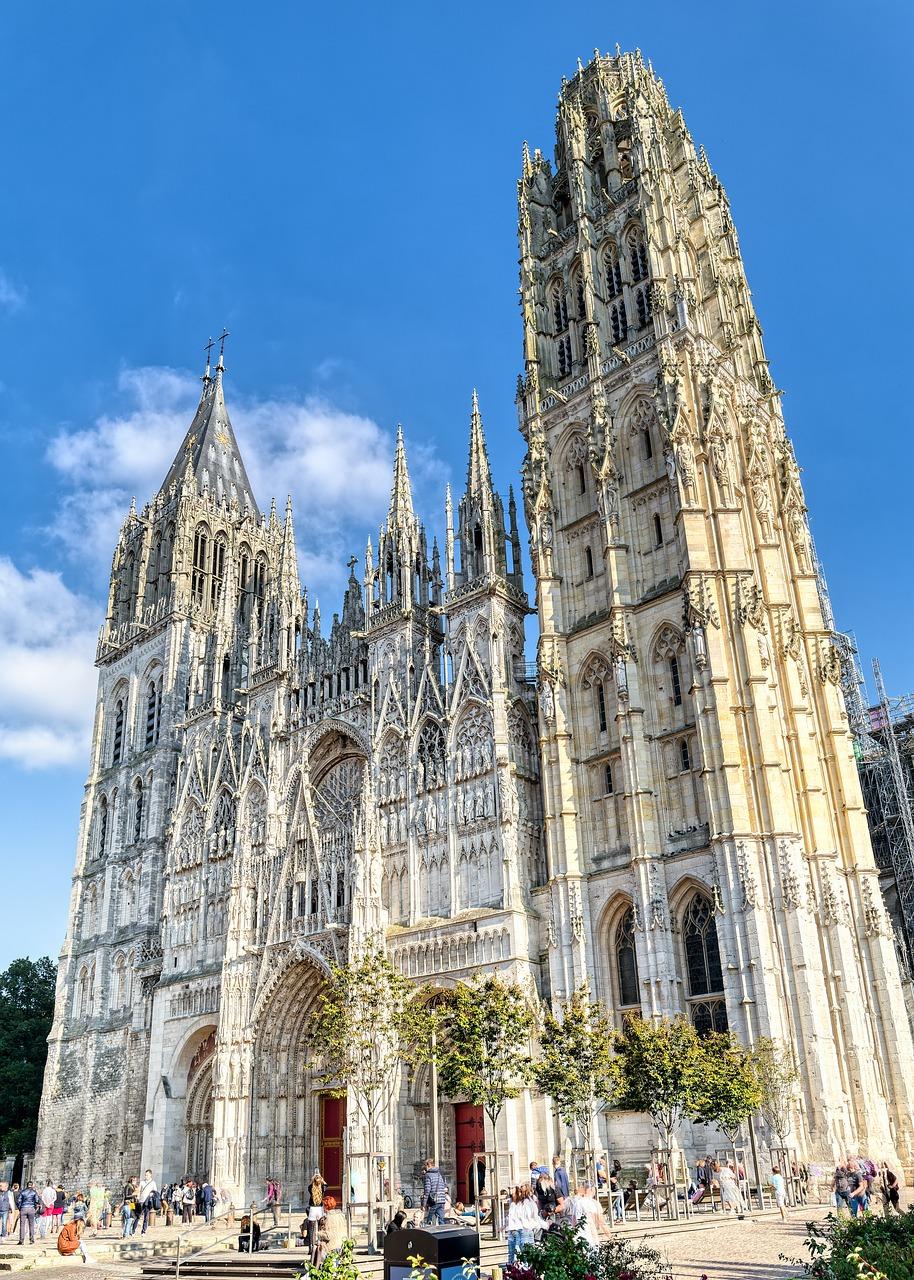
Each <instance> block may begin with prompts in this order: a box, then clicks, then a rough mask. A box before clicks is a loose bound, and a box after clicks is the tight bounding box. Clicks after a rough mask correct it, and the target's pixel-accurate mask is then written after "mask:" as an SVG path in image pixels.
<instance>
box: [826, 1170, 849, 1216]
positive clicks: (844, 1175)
mask: <svg viewBox="0 0 914 1280" xmlns="http://www.w3.org/2000/svg"><path fill="white" fill-rule="evenodd" d="M831 1189H832V1192H833V1193H834V1197H835V1208H836V1209H837V1210H838V1212H839V1213H840V1212H841V1206H842V1205H843V1206H844V1208H845V1209H846V1210H847V1211H848V1213H850V1211H851V1175H850V1170H849V1169H848V1167H847V1165H846V1164H839V1165H838V1167H837V1168H836V1169H835V1173H834V1176H833V1178H832V1180H831Z"/></svg>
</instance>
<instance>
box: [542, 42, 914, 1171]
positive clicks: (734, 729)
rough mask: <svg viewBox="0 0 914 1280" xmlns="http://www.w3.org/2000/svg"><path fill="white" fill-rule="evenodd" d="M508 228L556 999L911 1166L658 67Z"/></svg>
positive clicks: (816, 1132) (769, 517)
mask: <svg viewBox="0 0 914 1280" xmlns="http://www.w3.org/2000/svg"><path fill="white" fill-rule="evenodd" d="M518 208H519V240H520V279H521V307H522V312H523V329H524V357H525V376H524V377H523V378H522V379H520V380H519V385H518V407H519V415H520V426H521V431H522V433H523V436H524V438H525V440H526V443H527V446H528V452H527V455H526V458H525V462H524V468H523V492H524V503H525V508H526V514H527V521H528V526H529V529H530V535H531V537H530V545H531V554H532V560H533V569H534V573H535V576H536V597H537V609H538V613H539V625H540V640H539V701H540V745H541V753H542V770H543V795H544V807H545V826H546V838H547V853H548V859H549V875H550V881H549V886H548V888H547V889H546V890H545V891H542V898H543V914H544V916H545V917H546V918H547V919H548V921H549V937H550V944H551V946H550V972H551V980H552V986H553V990H554V992H557V993H568V992H570V991H571V990H572V989H573V988H574V987H575V985H576V984H578V983H580V982H581V981H582V980H584V979H585V978H586V979H589V980H590V982H591V984H592V986H593V987H594V988H595V989H596V990H597V991H598V992H599V993H600V994H601V995H602V996H603V997H604V998H605V999H606V1000H607V1001H608V1003H609V1004H610V1005H611V1006H612V1008H613V1009H614V1010H615V1012H616V1016H617V1017H619V1018H621V1016H622V1015H623V1014H624V1012H626V1011H630V1010H633V1009H640V1010H641V1011H642V1012H643V1013H644V1014H645V1015H646V1016H651V1015H660V1014H677V1013H685V1014H686V1015H687V1016H689V1017H691V1018H692V1020H693V1021H694V1022H695V1024H696V1025H697V1026H699V1027H700V1028H718V1029H722V1028H725V1027H730V1028H732V1030H733V1031H735V1032H736V1033H737V1034H738V1035H739V1036H740V1037H741V1039H742V1040H743V1041H744V1042H752V1041H754V1040H755V1039H756V1038H757V1037H759V1036H771V1037H773V1038H775V1039H777V1040H780V1041H783V1042H785V1043H786V1044H788V1045H791V1046H793V1050H794V1053H795V1056H796V1059H797V1063H798V1066H799V1068H800V1071H801V1077H802V1107H801V1108H800V1109H799V1113H798V1116H797V1120H796V1127H795V1134H796V1135H797V1138H798V1140H799V1145H801V1146H803V1147H804V1148H805V1149H806V1150H808V1151H809V1152H810V1153H811V1154H813V1155H819V1156H821V1157H824V1158H830V1157H831V1155H832V1154H833V1153H834V1152H843V1151H845V1150H847V1149H849V1147H850V1146H852V1145H853V1144H855V1143H858V1142H859V1143H862V1144H864V1145H866V1146H869V1147H870V1148H872V1149H874V1150H875V1149H881V1150H891V1149H892V1148H893V1147H894V1148H895V1149H896V1150H897V1151H898V1153H899V1154H900V1155H901V1156H902V1157H903V1158H904V1159H907V1160H910V1159H911V1157H912V1156H914V1147H912V1119H911V1117H912V1102H914V1086H912V1079H914V1057H912V1045H911V1037H910V1033H909V1029H908V1021H907V1018H906V1015H905V1009H904V1003H903V999H902V991H901V984H900V979H899V970H898V964H897V961H896V955H895V950H894V945H893V939H892V935H891V930H890V928H889V927H888V923H887V919H886V915H885V912H884V909H883V906H882V902H881V899H880V894H879V887H878V880H877V871H876V867H875V865H874V861H873V855H872V850H871V847H870V840H869V836H868V833H867V827H866V820H865V815H864V811H863V806H862V801H861V794H860V786H859V783H858V780H857V773H856V769H855V765H854V759H853V754H852V750H851V739H850V737H849V734H848V729H847V719H846V715H845V710H844V705H843V701H842V696H841V692H840V686H839V679H840V664H839V661H838V655H837V653H836V651H835V649H834V647H833V645H832V640H831V636H830V634H829V631H828V630H827V628H826V626H825V624H824V622H823V616H822V610H821V608H820V603H819V595H818V592H817V580H816V574H815V569H814V561H813V555H812V551H811V546H810V536H809V530H808V527H807V521H806V506H805V502H804V498H803V491H802V487H801V483H800V472H799V468H798V466H797V463H796V460H795V457H794V452H793V448H792V446H791V443H790V441H789V439H788V437H787V435H786V433H785V429H784V422H783V419H782V416H781V408H780V399H779V393H778V392H777V390H776V388H775V386H774V384H773V382H772V379H771V376H770V375H769V371H768V364H767V361H766V358H765V352H764V347H763V345H762V334H761V327H760V325H759V322H758V319H757V318H756V314H755V311H754V309H753V306H752V301H751V297H750V293H749V288H748V285H747V283H746V276H745V271H744V268H743V263H742V259H741V257H740V251H739V245H738V242H737V236H736V231H735V229H734V226H733V220H732V217H731V214H730V208H729V204H728V202H727V197H726V195H725V193H724V189H723V187H722V185H721V183H720V181H719V180H718V178H717V177H716V176H715V174H714V173H713V172H712V170H711V167H710V165H709V163H708V160H707V157H706V156H705V154H704V151H703V150H701V149H699V150H698V151H696V149H695V146H694V145H693V142H692V139H691V137H690V135H689V132H688V129H687V127H686V124H685V121H684V119H683V116H682V113H681V112H680V111H677V110H674V109H673V108H672V107H671V106H670V104H669V102H668V101H667V97H666V94H665V91H664V87H663V84H662V83H661V82H660V81H659V80H658V79H657V78H656V76H655V75H654V74H653V71H652V70H651V69H650V68H648V67H646V66H645V65H644V63H643V61H642V58H641V55H640V54H639V53H635V54H628V53H626V54H620V55H618V56H616V57H603V56H600V55H597V56H595V58H594V60H593V61H592V62H591V63H590V65H589V66H587V67H586V68H581V69H579V71H578V74H577V75H575V77H574V78H573V79H572V80H571V81H566V82H564V83H563V87H562V91H561V94H560V97H559V103H558V114H557V121H556V148H555V162H554V164H551V163H550V162H549V161H548V160H547V159H546V158H544V157H543V156H542V155H541V153H540V152H539V151H536V152H535V153H534V154H533V156H532V157H531V155H530V154H529V152H528V150H527V148H526V146H525V147H524V153H523V172H522V175H521V179H520V182H519V184H518ZM591 944H592V945H591ZM612 1123H613V1122H610V1124H611V1126H612Z"/></svg>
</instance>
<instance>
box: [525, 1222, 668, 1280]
mask: <svg viewBox="0 0 914 1280" xmlns="http://www.w3.org/2000/svg"><path fill="white" fill-rule="evenodd" d="M504 1274H505V1280H672V1277H671V1276H670V1270H669V1267H668V1266H667V1265H666V1263H665V1262H664V1261H663V1259H662V1258H661V1257H660V1254H659V1253H658V1252H657V1251H656V1249H651V1248H650V1246H649V1245H646V1244H644V1243H641V1244H635V1243H634V1242H633V1241H631V1240H623V1239H621V1238H620V1239H618V1240H610V1241H607V1243H606V1244H603V1245H601V1246H600V1247H599V1248H598V1249H594V1248H591V1246H590V1245H589V1244H588V1243H587V1241H586V1240H583V1239H582V1238H581V1236H580V1235H579V1234H578V1233H577V1232H576V1231H573V1230H572V1229H571V1228H570V1227H565V1228H563V1229H562V1230H560V1231H551V1232H549V1233H548V1234H547V1235H546V1237H545V1239H544V1240H543V1242H542V1243H541V1244H533V1245H527V1246H525V1248H523V1249H521V1251H520V1255H519V1260H518V1261H517V1262H513V1263H511V1264H510V1266H507V1267H506V1268H505V1272H504Z"/></svg>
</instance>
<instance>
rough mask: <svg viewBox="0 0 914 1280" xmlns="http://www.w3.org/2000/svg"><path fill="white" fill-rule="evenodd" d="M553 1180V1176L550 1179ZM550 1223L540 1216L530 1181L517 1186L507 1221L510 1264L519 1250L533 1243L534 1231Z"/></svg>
mask: <svg viewBox="0 0 914 1280" xmlns="http://www.w3.org/2000/svg"><path fill="white" fill-rule="evenodd" d="M548 1181H549V1182H551V1181H552V1179H551V1178H549V1179H548ZM548 1225H549V1224H548V1223H546V1222H544V1221H543V1219H542V1218H541V1217H540V1212H539V1209H538V1207H537V1201H536V1198H535V1197H534V1195H533V1192H532V1190H531V1188H530V1183H529V1182H524V1183H522V1184H521V1185H520V1186H519V1187H515V1188H514V1191H513V1192H512V1194H511V1201H510V1203H509V1205H508V1217H507V1222H506V1227H507V1234H508V1266H509V1267H510V1266H511V1264H512V1263H513V1262H514V1260H515V1259H516V1257H517V1254H518V1251H519V1250H520V1249H523V1248H524V1247H525V1246H526V1245H529V1244H533V1233H534V1231H540V1230H545V1229H546V1227H547V1226H548Z"/></svg>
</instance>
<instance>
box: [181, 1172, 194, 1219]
mask: <svg viewBox="0 0 914 1280" xmlns="http://www.w3.org/2000/svg"><path fill="white" fill-rule="evenodd" d="M196 1207H197V1188H196V1187H195V1186H194V1182H193V1179H192V1178H191V1179H189V1180H188V1181H187V1182H185V1184H184V1189H183V1190H182V1192H181V1221H182V1222H186V1223H192V1222H193V1220H194V1210H195V1209H196Z"/></svg>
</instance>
